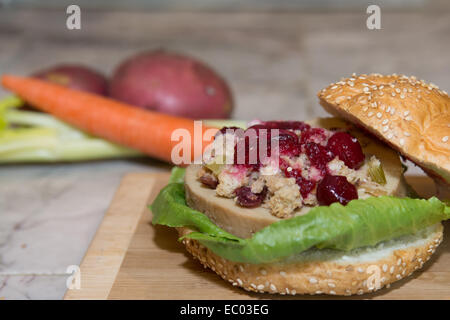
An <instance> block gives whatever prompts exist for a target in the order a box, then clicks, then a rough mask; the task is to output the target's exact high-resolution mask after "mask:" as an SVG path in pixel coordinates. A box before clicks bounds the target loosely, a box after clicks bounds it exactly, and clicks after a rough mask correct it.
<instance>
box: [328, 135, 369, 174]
mask: <svg viewBox="0 0 450 320" xmlns="http://www.w3.org/2000/svg"><path fill="white" fill-rule="evenodd" d="M327 147H328V149H329V150H330V151H331V152H333V153H334V154H335V155H336V156H337V157H338V158H339V160H341V161H343V162H344V163H345V165H346V166H347V167H349V168H351V169H358V168H359V167H360V166H361V165H362V163H363V162H364V158H365V156H364V153H363V152H362V148H361V145H360V144H359V142H358V139H356V138H355V137H353V136H351V135H350V134H348V133H347V132H336V133H335V134H333V135H332V136H331V138H330V139H329V140H328V144H327Z"/></svg>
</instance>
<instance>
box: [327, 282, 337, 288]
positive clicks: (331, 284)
mask: <svg viewBox="0 0 450 320" xmlns="http://www.w3.org/2000/svg"><path fill="white" fill-rule="evenodd" d="M328 286H329V287H330V288H336V285H335V284H334V283H333V282H328Z"/></svg>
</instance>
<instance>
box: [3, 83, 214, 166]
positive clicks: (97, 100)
mask: <svg viewBox="0 0 450 320" xmlns="http://www.w3.org/2000/svg"><path fill="white" fill-rule="evenodd" d="M2 85H3V86H4V87H5V88H7V89H9V90H11V91H13V92H14V93H16V94H17V95H18V96H20V97H21V98H22V99H23V100H25V101H27V102H29V103H30V104H32V105H33V106H34V107H36V108H37V109H40V110H42V111H45V112H48V113H50V114H52V115H54V116H55V117H57V118H59V119H61V120H62V121H65V122H67V123H69V124H71V125H73V126H75V127H78V128H80V129H81V130H83V131H86V132H88V133H90V134H92V135H95V136H98V137H101V138H105V139H107V140H110V141H113V142H116V143H119V144H122V145H125V146H128V147H131V148H134V149H137V150H140V151H142V152H144V153H146V154H148V155H149V156H152V157H155V158H158V159H161V160H164V161H168V162H171V151H172V148H173V146H174V145H176V144H178V143H179V142H177V141H171V135H172V132H173V131H174V130H176V129H180V128H184V129H186V130H187V131H188V132H189V133H190V135H191V155H192V157H191V158H193V157H194V121H193V120H191V119H186V118H179V117H175V116H170V115H166V114H162V113H158V112H153V111H147V110H143V109H139V108H136V107H134V106H131V105H127V104H124V103H121V102H118V101H114V100H111V99H108V98H105V97H101V96H97V95H94V94H90V93H86V92H81V91H75V90H71V89H68V88H65V87H63V86H59V85H56V84H52V83H48V82H44V81H41V80H37V79H33V78H25V77H16V76H12V75H4V76H3V77H2ZM207 129H211V128H207V127H205V126H203V127H202V129H201V136H202V137H203V134H204V133H205V131H206V130H207ZM197 135H199V134H198V133H197ZM200 141H202V142H203V143H202V148H201V149H200V150H197V151H201V150H203V149H204V148H205V147H206V146H207V145H208V144H209V143H210V142H211V139H209V140H204V139H201V140H200V139H198V142H200ZM197 155H198V153H197Z"/></svg>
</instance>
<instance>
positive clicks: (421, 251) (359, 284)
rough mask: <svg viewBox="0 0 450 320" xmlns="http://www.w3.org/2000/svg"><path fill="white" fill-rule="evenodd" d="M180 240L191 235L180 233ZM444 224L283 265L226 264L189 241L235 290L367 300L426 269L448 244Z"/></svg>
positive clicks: (203, 261)
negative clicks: (365, 296) (367, 296)
mask: <svg viewBox="0 0 450 320" xmlns="http://www.w3.org/2000/svg"><path fill="white" fill-rule="evenodd" d="M177 230H178V232H179V234H180V236H183V235H186V234H187V233H190V232H191V231H192V230H190V229H188V228H177ZM442 238H443V226H442V224H441V223H439V224H436V225H433V226H431V227H428V228H425V229H423V230H420V231H419V232H417V233H416V234H414V235H408V236H403V237H400V238H397V239H393V240H389V241H385V242H382V243H380V244H378V245H376V246H373V247H366V248H358V249H354V250H352V251H349V252H343V251H337V250H330V249H323V250H319V249H309V250H307V251H305V252H303V253H301V254H298V255H296V256H292V257H289V258H287V259H285V260H283V261H280V262H275V263H269V264H248V263H240V262H233V261H230V260H226V259H224V258H222V257H220V256H218V255H216V254H215V253H213V252H212V251H211V250H210V249H208V248H206V247H205V246H203V245H202V244H201V243H199V242H198V241H196V240H192V239H187V238H185V239H184V240H183V243H184V245H185V246H186V249H187V251H188V252H189V253H190V254H192V255H193V256H194V257H195V258H196V259H198V260H199V261H200V263H201V264H202V265H203V266H204V267H205V268H206V267H207V268H209V269H211V270H212V271H214V272H215V273H217V274H218V275H219V276H220V277H222V278H223V279H224V280H226V281H228V282H229V283H230V284H232V285H233V286H238V287H241V288H243V289H245V290H247V291H252V292H259V293H272V294H281V295H285V294H289V295H296V294H311V295H315V294H326V295H344V296H350V295H354V294H358V295H361V294H364V293H369V292H374V291H377V290H379V289H381V288H383V287H389V286H390V284H391V283H393V282H396V281H398V280H401V279H403V278H405V277H407V276H409V275H411V274H412V273H413V272H414V271H416V270H418V269H420V268H422V267H423V265H424V264H425V262H426V261H428V260H429V259H430V257H431V255H432V254H433V253H434V252H435V250H436V248H437V247H438V246H439V244H440V243H441V242H442Z"/></svg>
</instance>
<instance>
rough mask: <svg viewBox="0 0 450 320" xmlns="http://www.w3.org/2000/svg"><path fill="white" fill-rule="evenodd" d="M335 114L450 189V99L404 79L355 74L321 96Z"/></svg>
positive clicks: (433, 88)
mask: <svg viewBox="0 0 450 320" xmlns="http://www.w3.org/2000/svg"><path fill="white" fill-rule="evenodd" d="M318 97H319V99H320V103H321V105H322V106H323V107H324V108H325V109H326V110H327V111H328V112H330V113H331V114H334V115H337V116H340V117H343V118H346V119H347V120H349V121H351V122H353V123H355V124H356V125H358V126H360V127H363V128H365V129H366V130H367V131H369V132H371V133H372V134H374V135H376V136H377V137H378V138H380V139H381V140H383V141H384V142H386V143H387V144H389V145H390V146H391V147H392V148H394V149H396V150H397V151H399V152H400V153H401V154H403V155H404V156H406V157H407V158H409V159H410V160H412V161H414V162H415V163H416V164H418V165H419V166H420V167H422V168H423V169H424V170H425V171H426V172H427V173H428V174H429V175H430V176H432V177H433V178H434V179H436V180H440V182H441V183H444V184H445V185H446V186H447V187H448V186H450V98H449V96H448V94H447V92H445V91H442V90H440V89H439V88H438V87H437V86H436V85H434V84H431V83H426V82H424V81H423V80H418V79H417V78H415V77H407V76H403V75H396V74H393V75H387V76H384V75H381V74H370V75H365V74H363V75H359V76H357V75H355V74H353V75H352V76H351V77H349V78H343V79H341V80H340V81H339V82H336V83H333V84H331V85H329V86H328V87H327V88H325V89H323V90H321V91H320V92H319V93H318Z"/></svg>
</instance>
